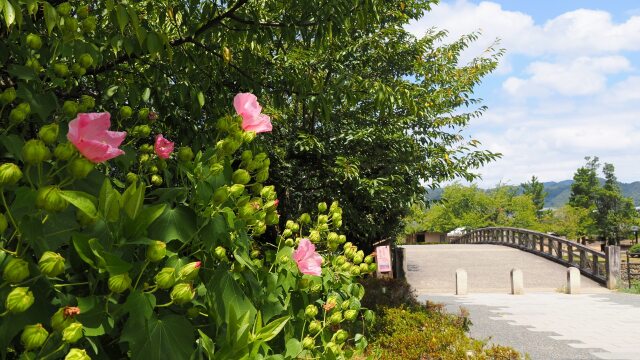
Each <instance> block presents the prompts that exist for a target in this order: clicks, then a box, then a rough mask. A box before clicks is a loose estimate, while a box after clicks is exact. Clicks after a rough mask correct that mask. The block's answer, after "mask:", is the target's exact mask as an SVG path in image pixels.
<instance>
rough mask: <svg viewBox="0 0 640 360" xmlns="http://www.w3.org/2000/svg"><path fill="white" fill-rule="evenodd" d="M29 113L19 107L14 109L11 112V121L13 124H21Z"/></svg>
mask: <svg viewBox="0 0 640 360" xmlns="http://www.w3.org/2000/svg"><path fill="white" fill-rule="evenodd" d="M27 115H28V114H27V113H25V112H24V111H22V110H20V109H18V108H15V109H12V110H11V112H10V113H9V122H10V123H11V124H13V125H17V124H20V123H21V122H23V121H24V120H25V119H26V118H27Z"/></svg>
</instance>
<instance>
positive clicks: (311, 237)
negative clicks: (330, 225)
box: [309, 230, 320, 243]
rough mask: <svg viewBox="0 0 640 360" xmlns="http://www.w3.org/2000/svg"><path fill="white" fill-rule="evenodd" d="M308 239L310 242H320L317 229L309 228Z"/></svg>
mask: <svg viewBox="0 0 640 360" xmlns="http://www.w3.org/2000/svg"><path fill="white" fill-rule="evenodd" d="M309 240H311V242H312V243H318V242H320V232H319V231H318V230H311V232H310V233H309Z"/></svg>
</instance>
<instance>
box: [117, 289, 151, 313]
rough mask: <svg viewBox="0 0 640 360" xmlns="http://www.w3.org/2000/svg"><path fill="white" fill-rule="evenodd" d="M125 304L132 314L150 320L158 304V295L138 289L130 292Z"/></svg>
mask: <svg viewBox="0 0 640 360" xmlns="http://www.w3.org/2000/svg"><path fill="white" fill-rule="evenodd" d="M124 306H125V309H126V310H127V311H128V312H129V313H130V314H131V316H141V317H143V318H144V319H147V320H149V319H151V316H152V315H153V309H154V308H155V306H156V297H155V296H154V295H153V294H148V293H144V292H142V291H140V290H136V291H134V292H132V293H131V294H129V296H128V297H127V301H126V302H125V304H124Z"/></svg>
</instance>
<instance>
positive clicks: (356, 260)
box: [333, 242, 378, 276]
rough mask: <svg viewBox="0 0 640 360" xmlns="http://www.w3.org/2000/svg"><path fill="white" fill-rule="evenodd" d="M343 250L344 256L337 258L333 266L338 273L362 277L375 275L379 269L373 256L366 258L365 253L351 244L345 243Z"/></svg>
mask: <svg viewBox="0 0 640 360" xmlns="http://www.w3.org/2000/svg"><path fill="white" fill-rule="evenodd" d="M343 249H344V255H339V256H336V257H335V259H334V260H333V266H334V268H335V269H336V270H337V271H340V272H343V273H349V274H351V275H353V276H360V275H364V274H369V273H374V272H375V271H376V270H377V269H378V266H377V264H376V263H375V262H374V258H373V256H372V255H367V256H365V255H364V252H363V251H362V250H358V248H357V247H356V246H355V245H353V244H352V243H351V242H347V243H345V244H344V247H343Z"/></svg>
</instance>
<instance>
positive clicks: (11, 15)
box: [1, 0, 16, 27]
mask: <svg viewBox="0 0 640 360" xmlns="http://www.w3.org/2000/svg"><path fill="white" fill-rule="evenodd" d="M1 1H2V2H3V8H4V9H3V11H4V22H5V24H7V27H11V24H13V22H14V21H15V20H16V11H15V9H14V8H13V5H11V3H10V2H9V0H1Z"/></svg>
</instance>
